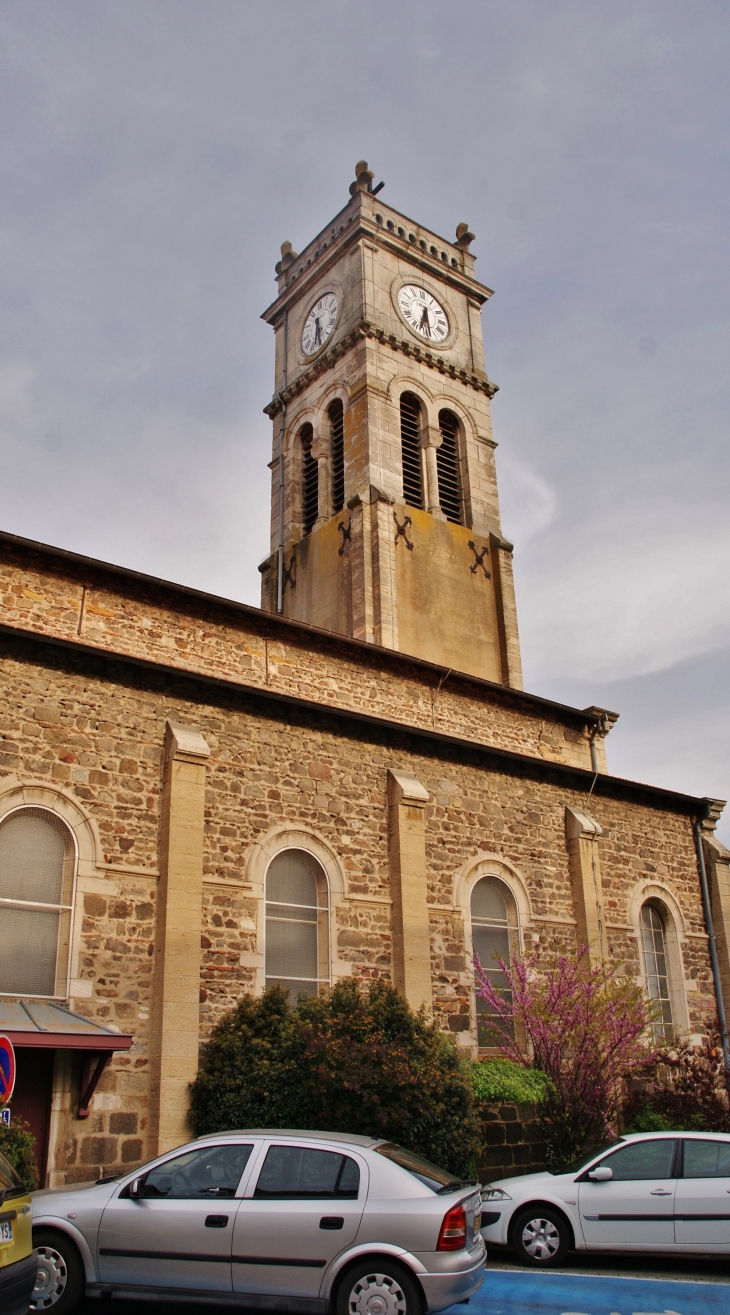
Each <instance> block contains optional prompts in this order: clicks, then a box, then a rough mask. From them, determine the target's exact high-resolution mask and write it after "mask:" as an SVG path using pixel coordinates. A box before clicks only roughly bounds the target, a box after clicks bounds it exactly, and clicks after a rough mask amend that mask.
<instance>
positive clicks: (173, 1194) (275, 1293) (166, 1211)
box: [31, 1129, 486, 1315]
mask: <svg viewBox="0 0 730 1315" xmlns="http://www.w3.org/2000/svg"><path fill="white" fill-rule="evenodd" d="M480 1211H481V1196H480V1191H479V1186H478V1184H477V1183H476V1182H463V1181H460V1180H457V1179H455V1178H454V1176H453V1175H452V1174H449V1173H447V1172H446V1171H445V1170H442V1169H438V1168H437V1167H436V1166H435V1165H433V1164H430V1163H429V1162H428V1160H424V1159H421V1157H420V1156H418V1155H414V1154H413V1153H412V1152H411V1151H407V1150H404V1149H403V1148H402V1147H400V1146H396V1145H394V1144H393V1143H392V1142H386V1141H382V1140H378V1139H376V1138H370V1137H356V1136H347V1135H345V1134H342V1133H323V1132H289V1131H280V1130H278V1129H277V1130H275V1131H265V1130H261V1129H254V1130H252V1131H250V1132H249V1131H246V1132H227V1133H220V1134H218V1135H215V1136H211V1137H201V1138H199V1139H198V1140H197V1141H195V1142H191V1143H189V1144H188V1145H187V1146H181V1147H178V1149H177V1150H174V1151H169V1152H168V1153H167V1154H166V1155H162V1156H160V1157H159V1158H158V1159H156V1160H153V1161H151V1163H150V1164H148V1165H145V1167H144V1168H143V1169H137V1170H135V1171H134V1173H131V1174H128V1175H126V1176H125V1177H121V1178H117V1179H116V1180H114V1181H113V1182H100V1183H96V1184H93V1185H91V1186H89V1185H87V1184H80V1185H78V1186H74V1187H61V1188H56V1189H52V1190H48V1191H42V1192H36V1193H34V1197H33V1217H34V1230H33V1234H34V1238H35V1241H36V1246H37V1249H38V1258H39V1266H38V1282H37V1284H36V1288H35V1291H34V1293H33V1299H32V1305H31V1309H33V1310H36V1311H43V1310H48V1311H52V1312H53V1315H66V1312H70V1311H72V1310H74V1308H75V1307H76V1306H77V1304H78V1303H79V1301H80V1300H81V1299H82V1297H83V1296H84V1294H87V1295H88V1296H100V1295H108V1296H113V1297H117V1296H118V1297H132V1296H134V1297H151V1298H157V1299H160V1298H163V1299H164V1298H168V1299H171V1300H178V1301H181V1300H186V1301H201V1302H202V1301H204V1302H208V1303H211V1302H218V1303H222V1304H225V1305H233V1306H248V1307H256V1308H258V1309H263V1310H269V1311H277V1310H281V1311H299V1312H302V1315H324V1312H325V1311H331V1312H332V1315H422V1313H423V1312H424V1311H426V1310H428V1311H440V1310H444V1309H445V1308H446V1307H447V1306H451V1305H453V1304H454V1303H455V1302H463V1301H466V1300H468V1298H469V1297H471V1296H472V1295H473V1294H474V1293H475V1292H477V1291H478V1290H479V1288H480V1287H481V1285H482V1282H483V1281H484V1268H485V1262H486V1248H485V1244H484V1241H483V1239H482V1236H481V1219H480Z"/></svg>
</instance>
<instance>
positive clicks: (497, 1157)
mask: <svg viewBox="0 0 730 1315" xmlns="http://www.w3.org/2000/svg"><path fill="white" fill-rule="evenodd" d="M481 1121H482V1155H481V1159H480V1163H479V1169H478V1172H479V1178H480V1179H481V1181H482V1182H483V1183H486V1182H495V1181H496V1180H497V1179H498V1178H512V1177H514V1176H515V1175H516V1174H523V1173H537V1172H538V1171H539V1170H540V1169H544V1168H545V1164H544V1161H543V1159H542V1151H541V1148H540V1146H539V1143H538V1137H537V1122H536V1109H535V1106H534V1105H496V1104H495V1105H487V1104H484V1105H483V1106H482V1109H481Z"/></svg>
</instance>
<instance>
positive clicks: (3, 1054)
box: [0, 1036, 15, 1123]
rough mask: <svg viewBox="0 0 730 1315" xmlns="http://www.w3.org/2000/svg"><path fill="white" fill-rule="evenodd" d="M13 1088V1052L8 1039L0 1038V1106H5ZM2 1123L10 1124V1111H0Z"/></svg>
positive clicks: (11, 1044)
mask: <svg viewBox="0 0 730 1315" xmlns="http://www.w3.org/2000/svg"><path fill="white" fill-rule="evenodd" d="M14 1086H15V1051H14V1050H13V1043H12V1041H11V1040H10V1037H7V1036H0V1105H7V1104H8V1102H9V1100H10V1097H11V1096H12V1094H13V1087H14ZM0 1116H1V1117H2V1121H3V1123H9V1122H10V1110H2V1111H0Z"/></svg>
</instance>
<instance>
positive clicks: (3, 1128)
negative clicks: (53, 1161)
mask: <svg viewBox="0 0 730 1315" xmlns="http://www.w3.org/2000/svg"><path fill="white" fill-rule="evenodd" d="M34 1147H35V1137H34V1136H33V1133H32V1132H31V1130H30V1128H29V1127H28V1124H27V1123H24V1122H23V1120H22V1119H12V1118H11V1120H10V1123H9V1124H6V1123H0V1154H2V1155H4V1156H5V1159H6V1160H9V1161H10V1163H11V1164H12V1166H13V1168H14V1169H15V1172H16V1173H17V1174H18V1175H19V1176H20V1178H22V1180H23V1183H24V1185H25V1186H26V1187H27V1188H28V1191H29V1192H34V1191H35V1190H36V1188H37V1187H38V1170H37V1168H36V1163H35V1160H34V1159H33V1149H34Z"/></svg>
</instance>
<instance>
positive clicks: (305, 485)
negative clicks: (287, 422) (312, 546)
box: [299, 425, 319, 534]
mask: <svg viewBox="0 0 730 1315" xmlns="http://www.w3.org/2000/svg"><path fill="white" fill-rule="evenodd" d="M299 438H300V441H301V444H302V523H303V526H304V533H305V534H309V531H310V530H311V528H312V526H313V525H314V522H315V521H316V519H317V511H318V507H319V464H318V462H317V461H316V460H315V458H314V457H313V456H312V442H313V440H314V430H313V429H312V426H311V425H302V429H301V433H300V435H299Z"/></svg>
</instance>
